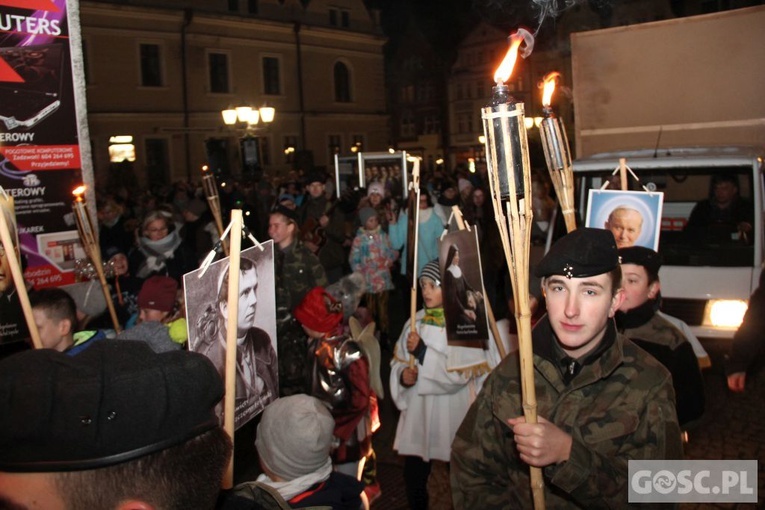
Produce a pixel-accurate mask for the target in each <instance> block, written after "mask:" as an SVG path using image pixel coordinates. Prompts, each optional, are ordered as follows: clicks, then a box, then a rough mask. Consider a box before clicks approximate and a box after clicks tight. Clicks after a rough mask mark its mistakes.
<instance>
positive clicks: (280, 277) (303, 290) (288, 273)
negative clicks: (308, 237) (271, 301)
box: [276, 240, 327, 313]
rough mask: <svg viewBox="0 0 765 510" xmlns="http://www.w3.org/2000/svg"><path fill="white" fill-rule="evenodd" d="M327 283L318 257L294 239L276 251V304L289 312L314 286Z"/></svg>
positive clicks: (321, 285) (322, 285)
mask: <svg viewBox="0 0 765 510" xmlns="http://www.w3.org/2000/svg"><path fill="white" fill-rule="evenodd" d="M326 285H327V275H326V273H325V272H324V267H323V266H322V265H321V262H319V259H318V257H316V255H314V254H313V253H311V251H310V250H309V249H308V248H306V247H305V246H304V245H303V243H302V242H301V241H299V240H295V242H293V243H292V244H291V245H290V246H288V247H287V249H285V250H278V251H277V253H276V306H277V309H279V308H282V309H284V310H286V311H287V312H289V313H292V309H293V308H295V307H296V306H297V305H298V304H300V301H302V300H303V298H304V297H305V295H306V294H308V291H309V290H311V289H312V288H314V287H324V286H326Z"/></svg>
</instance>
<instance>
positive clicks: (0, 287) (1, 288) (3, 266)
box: [0, 244, 13, 294]
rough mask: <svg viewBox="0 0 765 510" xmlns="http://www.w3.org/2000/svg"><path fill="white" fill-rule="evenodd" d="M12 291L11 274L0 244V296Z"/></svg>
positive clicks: (6, 256)
mask: <svg viewBox="0 0 765 510" xmlns="http://www.w3.org/2000/svg"><path fill="white" fill-rule="evenodd" d="M12 290H13V274H12V273H11V265H10V263H9V262H8V255H7V254H6V253H5V249H4V248H3V245H2V244H0V294H6V293H8V292H11V291H12Z"/></svg>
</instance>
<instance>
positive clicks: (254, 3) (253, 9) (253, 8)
mask: <svg viewBox="0 0 765 510" xmlns="http://www.w3.org/2000/svg"><path fill="white" fill-rule="evenodd" d="M247 12H248V13H249V14H257V13H258V0H247Z"/></svg>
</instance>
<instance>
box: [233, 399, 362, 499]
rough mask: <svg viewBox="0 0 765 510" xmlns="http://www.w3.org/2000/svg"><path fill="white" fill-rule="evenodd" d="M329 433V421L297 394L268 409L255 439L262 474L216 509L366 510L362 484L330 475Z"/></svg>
mask: <svg viewBox="0 0 765 510" xmlns="http://www.w3.org/2000/svg"><path fill="white" fill-rule="evenodd" d="M334 427H335V421H334V419H333V418H332V415H331V414H330V413H329V411H328V410H327V408H326V406H325V405H324V404H323V403H322V402H321V401H320V400H318V399H316V398H314V397H310V396H308V395H304V394H297V395H291V396H289V397H282V398H280V399H278V400H276V401H274V402H272V403H271V404H269V405H268V407H266V409H265V411H263V417H262V419H261V421H260V423H259V424H258V431H257V434H256V435H255V436H256V439H255V448H257V450H258V457H259V460H260V467H261V468H262V469H263V474H261V475H260V476H259V477H258V479H257V481H255V482H246V483H243V484H240V485H238V486H237V487H235V488H234V491H233V493H232V494H231V495H230V496H229V497H228V499H227V500H226V502H225V504H224V505H223V507H222V508H223V509H225V510H234V509H239V508H242V509H244V508H247V509H250V508H274V507H276V508H305V507H316V506H322V508H326V507H331V508H333V509H335V510H359V509H360V508H367V506H366V504H365V503H364V501H365V499H364V497H363V494H364V493H363V491H362V489H363V484H362V483H361V482H359V481H358V480H356V479H355V478H353V477H352V476H349V475H346V474H343V473H339V472H337V471H333V470H332V459H331V458H330V450H331V448H332V443H333V435H332V432H333V429H334ZM268 489H275V490H276V491H277V492H278V494H273V491H269V490H268ZM266 502H268V503H270V504H266ZM284 502H286V505H285V504H284Z"/></svg>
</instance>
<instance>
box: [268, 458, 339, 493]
mask: <svg viewBox="0 0 765 510" xmlns="http://www.w3.org/2000/svg"><path fill="white" fill-rule="evenodd" d="M331 474H332V459H330V458H329V457H327V462H325V463H324V465H323V466H322V467H320V468H319V469H318V470H317V471H315V472H313V473H308V474H307V475H303V476H300V477H298V478H295V479H294V480H289V481H287V482H275V481H273V480H271V479H270V478H269V477H268V475H266V474H265V473H262V474H261V475H260V476H258V478H257V481H258V482H263V483H265V484H266V485H269V486H271V487H273V488H274V489H276V490H277V491H279V495H281V497H283V498H284V499H285V500H287V501H289V500H290V499H292V498H294V497H295V496H297V495H298V494H302V493H304V492H305V491H307V490H308V489H310V488H311V487H313V486H314V485H316V484H317V483H319V482H323V481H324V480H326V479H327V478H329V475H331Z"/></svg>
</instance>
